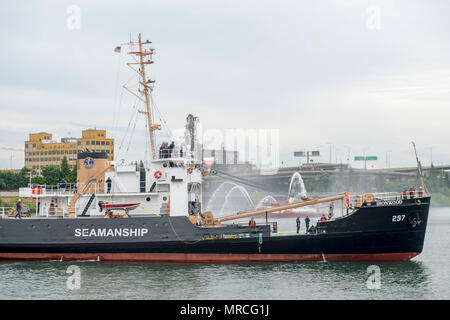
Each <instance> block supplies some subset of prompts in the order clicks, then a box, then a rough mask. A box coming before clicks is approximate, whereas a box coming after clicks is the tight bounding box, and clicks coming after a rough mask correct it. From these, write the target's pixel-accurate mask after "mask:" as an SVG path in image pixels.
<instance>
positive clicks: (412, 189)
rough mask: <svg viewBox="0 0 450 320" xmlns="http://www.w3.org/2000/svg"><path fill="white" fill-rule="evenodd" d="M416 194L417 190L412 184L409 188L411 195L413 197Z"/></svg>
mask: <svg viewBox="0 0 450 320" xmlns="http://www.w3.org/2000/svg"><path fill="white" fill-rule="evenodd" d="M415 196H416V190H414V186H411V188H410V189H409V197H410V198H411V199H412V198H414V197H415Z"/></svg>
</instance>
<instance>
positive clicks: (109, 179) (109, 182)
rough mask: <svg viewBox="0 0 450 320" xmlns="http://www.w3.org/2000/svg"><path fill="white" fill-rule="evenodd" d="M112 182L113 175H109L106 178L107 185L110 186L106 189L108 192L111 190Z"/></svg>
mask: <svg viewBox="0 0 450 320" xmlns="http://www.w3.org/2000/svg"><path fill="white" fill-rule="evenodd" d="M111 184H112V180H111V177H108V179H106V186H107V187H108V190H107V191H106V193H110V192H111Z"/></svg>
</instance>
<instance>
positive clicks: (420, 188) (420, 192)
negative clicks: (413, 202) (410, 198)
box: [418, 186, 423, 197]
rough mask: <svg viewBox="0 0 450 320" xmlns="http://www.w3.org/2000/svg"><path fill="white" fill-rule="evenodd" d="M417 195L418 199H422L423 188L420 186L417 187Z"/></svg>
mask: <svg viewBox="0 0 450 320" xmlns="http://www.w3.org/2000/svg"><path fill="white" fill-rule="evenodd" d="M418 195H419V197H423V188H422V186H420V187H419V192H418Z"/></svg>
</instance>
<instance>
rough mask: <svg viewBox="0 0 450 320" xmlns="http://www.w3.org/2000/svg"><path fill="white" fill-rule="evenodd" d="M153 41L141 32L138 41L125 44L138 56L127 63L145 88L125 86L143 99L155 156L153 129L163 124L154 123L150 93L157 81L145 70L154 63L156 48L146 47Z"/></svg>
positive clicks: (153, 156) (132, 53) (143, 112)
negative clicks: (134, 88) (144, 38)
mask: <svg viewBox="0 0 450 320" xmlns="http://www.w3.org/2000/svg"><path fill="white" fill-rule="evenodd" d="M150 44H151V41H148V40H146V41H142V39H141V34H140V33H139V38H138V41H137V42H133V41H131V40H130V42H129V43H125V45H129V46H130V48H131V50H132V51H130V52H128V54H131V55H134V56H135V57H136V59H135V61H137V62H128V63H127V65H128V67H130V68H131V69H132V70H133V71H134V72H136V73H137V74H138V75H139V78H140V79H139V84H140V85H141V86H142V88H143V90H139V89H138V92H137V93H136V92H134V91H132V90H130V89H129V88H127V87H126V86H125V85H124V86H123V88H124V89H125V90H127V91H128V92H130V93H131V94H132V95H134V96H135V97H136V98H138V99H139V100H140V101H142V102H143V103H144V104H145V107H146V111H138V112H139V113H141V114H145V115H146V116H147V125H148V133H149V137H150V151H151V153H152V158H153V159H154V158H155V141H154V137H153V131H155V130H160V129H161V125H159V124H154V123H152V114H151V110H150V97H149V95H150V94H151V92H153V84H154V83H155V81H154V80H150V79H149V78H147V74H146V72H145V67H146V66H147V65H149V64H152V63H153V60H152V55H153V53H154V52H155V49H153V48H150V47H145V46H147V45H150ZM135 45H137V46H138V47H137V50H135V51H133V48H134V46H135ZM133 65H139V68H138V69H137V70H136V68H134V67H133Z"/></svg>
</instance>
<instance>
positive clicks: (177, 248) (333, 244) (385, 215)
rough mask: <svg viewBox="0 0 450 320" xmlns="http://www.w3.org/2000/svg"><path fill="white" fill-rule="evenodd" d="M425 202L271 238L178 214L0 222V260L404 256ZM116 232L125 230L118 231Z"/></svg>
mask: <svg viewBox="0 0 450 320" xmlns="http://www.w3.org/2000/svg"><path fill="white" fill-rule="evenodd" d="M429 200H430V198H429V197H427V198H421V199H420V201H417V200H416V199H412V200H404V201H402V203H401V204H398V205H382V204H381V203H380V204H379V205H376V203H373V204H371V205H370V206H364V207H362V208H360V209H358V210H357V211H355V212H354V213H352V214H350V215H348V216H344V217H342V218H337V219H335V220H332V221H329V222H324V223H318V225H317V232H315V233H312V234H298V235H297V234H295V235H283V236H281V235H273V234H272V235H271V234H270V229H269V228H270V227H269V226H265V225H263V226H257V227H256V228H254V227H253V228H250V227H247V226H238V225H229V226H224V227H217V228H202V227H197V226H194V225H192V224H191V223H190V222H189V220H188V219H187V218H186V217H148V218H130V219H103V218H84V219H83V218H78V219H54V220H50V219H42V220H37V219H23V220H20V221H19V220H10V219H8V220H0V259H14V260H15V259H38V260H74V259H75V260H78V259H82V260H85V259H87V260H127V261H176V262H221V261H237V262H238V261H346V260H409V259H411V258H412V257H414V256H416V255H418V254H419V253H421V252H422V250H423V243H424V238H425V231H426V225H427V220H428V210H429ZM397 220H398V221H397ZM124 229H128V230H129V231H128V232H127V233H126V234H125V232H124ZM93 230H94V231H93ZM110 230H112V232H111V231H110ZM117 230H120V231H117ZM142 230H147V231H142ZM108 232H109V235H108V234H107V233H108ZM114 232H116V234H113V233H114ZM118 233H120V234H118ZM130 233H131V235H130Z"/></svg>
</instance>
